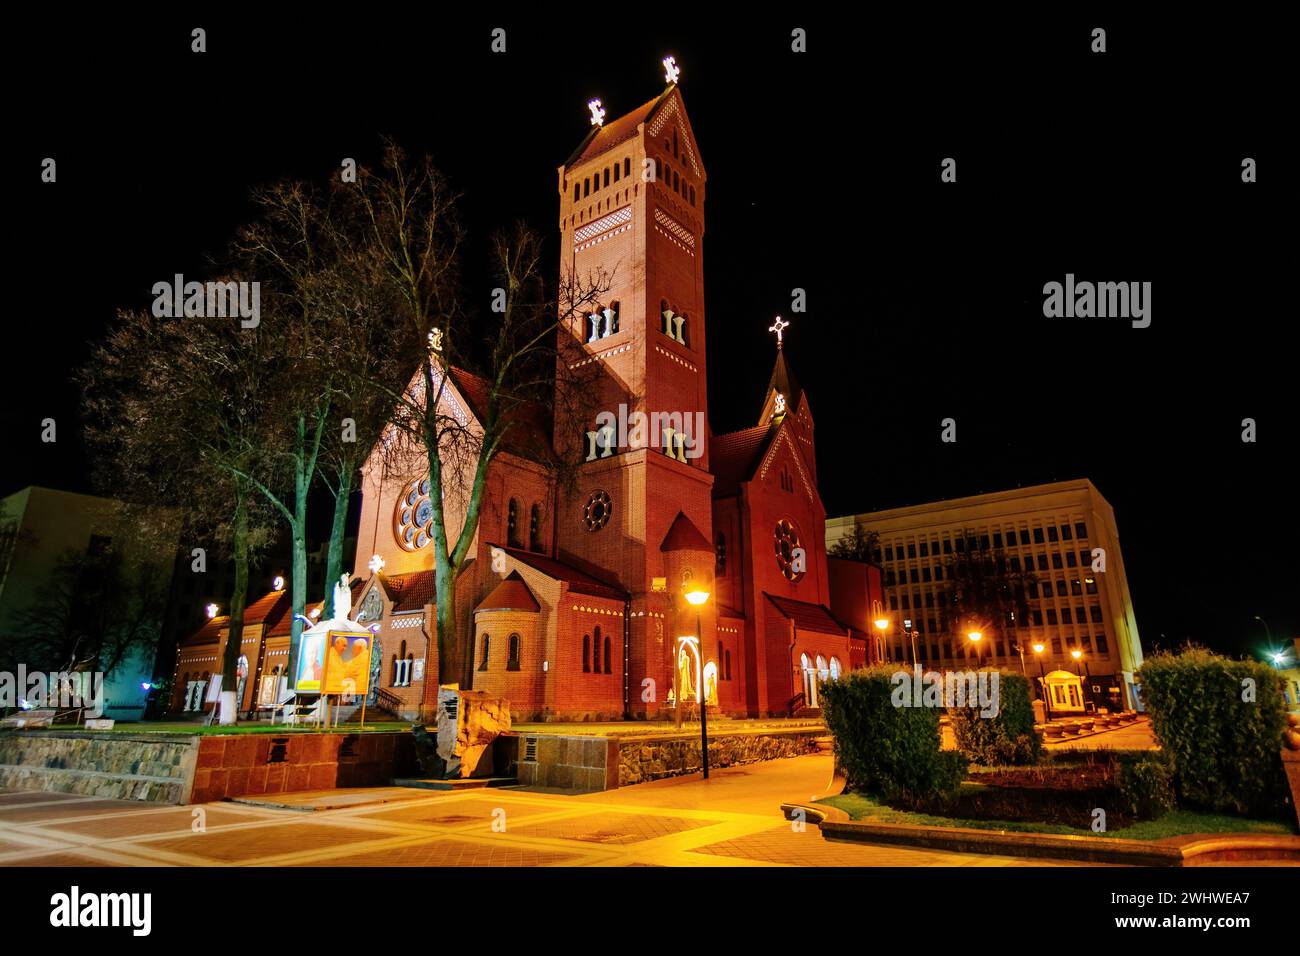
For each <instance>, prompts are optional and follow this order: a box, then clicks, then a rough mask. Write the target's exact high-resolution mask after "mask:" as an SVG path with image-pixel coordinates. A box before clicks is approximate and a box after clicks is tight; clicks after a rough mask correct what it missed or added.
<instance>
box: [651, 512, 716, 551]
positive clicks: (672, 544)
mask: <svg viewBox="0 0 1300 956" xmlns="http://www.w3.org/2000/svg"><path fill="white" fill-rule="evenodd" d="M659 550H660V551H712V550H713V545H712V544H710V543H709V539H708V538H706V537H704V532H702V531H701V530H700V529H699V528H697V527H695V523H694V522H693V521H691V519H690V518H688V517H686V513H685V512H683V511H679V512H677V517H676V518H674V519H673V524H672V527H670V528H669V529H668V533H667V534H666V535H664V541H663V544H661V545H659Z"/></svg>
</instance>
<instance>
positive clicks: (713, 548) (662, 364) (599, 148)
mask: <svg viewBox="0 0 1300 956" xmlns="http://www.w3.org/2000/svg"><path fill="white" fill-rule="evenodd" d="M593 113H595V111H594V110H593ZM594 121H595V120H594ZM649 160H652V161H653V164H651V163H648V162H647V161H649ZM647 169H653V171H654V176H653V179H649V180H648V177H646V176H644V175H643V171H645V170H647ZM706 183H707V176H706V173H705V169H704V162H703V159H702V157H701V154H700V150H699V146H698V144H697V142H696V139H695V134H694V131H693V130H692V128H691V124H690V121H689V119H688V118H687V113H686V106H685V103H684V101H683V98H682V94H681V91H680V90H679V89H678V87H677V86H676V84H670V85H669V86H668V87H667V89H665V90H664V91H663V93H662V94H660V95H659V96H657V97H655V98H654V99H652V100H650V101H649V102H647V103H645V104H643V105H641V106H640V107H638V108H637V109H635V110H633V111H632V112H630V113H628V114H626V115H624V116H621V117H619V118H617V119H615V120H613V121H611V122H608V123H604V124H603V125H593V128H592V131H591V133H590V134H589V135H588V136H587V138H586V139H585V140H584V141H583V142H582V143H581V144H580V145H579V147H578V148H577V150H576V151H575V152H574V154H573V155H572V156H571V157H570V159H569V160H568V161H567V162H566V163H565V164H564V165H563V166H561V167H560V168H559V170H558V176H557V185H558V190H559V199H560V209H559V226H560V232H561V249H562V250H563V252H562V256H561V259H562V261H561V263H560V268H561V269H562V270H564V271H565V272H569V273H573V274H587V273H589V272H596V271H599V270H602V269H603V270H606V271H607V272H608V273H612V275H613V276H614V280H613V287H612V288H610V289H609V290H608V292H607V297H608V302H607V303H604V304H602V307H601V308H600V309H598V310H596V312H595V313H594V314H592V315H590V316H589V317H588V319H587V321H586V322H584V323H583V326H582V328H580V329H564V330H561V332H560V335H562V336H571V337H572V338H571V341H569V342H568V343H563V344H566V345H567V346H568V351H567V352H566V350H565V349H562V350H561V353H562V354H574V349H577V350H580V355H581V357H580V358H578V359H577V360H578V361H582V362H587V363H599V373H600V381H601V383H602V384H601V386H600V387H601V389H602V394H601V403H602V407H605V408H608V409H610V410H614V409H618V408H619V406H620V405H623V406H625V407H626V409H628V410H629V411H640V412H642V413H643V414H644V415H646V416H650V417H653V416H666V417H664V418H663V419H662V421H664V422H666V423H667V422H671V424H669V425H667V427H665V428H664V429H662V430H661V432H660V434H659V436H658V439H657V441H655V442H653V443H639V447H638V446H636V445H634V444H633V443H625V444H623V445H620V444H619V443H618V442H619V438H618V437H617V436H609V437H607V436H605V435H604V434H601V433H599V432H598V431H591V430H588V432H587V434H586V435H585V439H586V440H585V441H583V442H582V445H583V448H584V453H585V458H586V460H585V461H584V462H583V463H582V465H581V466H580V472H579V477H578V481H577V490H576V492H574V493H572V494H565V493H563V492H562V491H560V490H558V489H557V486H556V483H555V481H554V480H553V478H552V477H551V474H550V471H549V470H548V468H547V467H546V466H545V464H544V462H543V461H542V460H541V459H542V458H543V457H544V456H541V455H538V454H537V453H536V449H537V448H538V446H539V444H542V443H545V442H547V441H549V443H550V447H551V448H553V449H556V450H557V451H558V450H561V449H564V450H566V451H567V449H569V448H570V447H571V446H572V447H577V446H576V445H575V442H574V440H573V439H574V435H575V434H577V435H581V434H582V430H581V429H575V428H572V427H571V425H570V423H567V422H566V423H561V422H557V423H555V424H554V425H541V426H538V427H535V428H531V429H529V428H523V427H516V428H515V429H513V430H512V431H511V432H510V433H509V438H508V440H507V443H506V446H505V447H504V448H503V450H502V451H501V452H500V453H499V455H498V457H497V458H496V459H495V462H494V464H493V465H492V468H491V471H490V474H489V479H488V485H487V488H486V490H485V492H484V498H483V504H482V509H481V515H480V519H479V526H478V534H477V540H476V542H475V552H474V553H475V557H474V559H473V560H472V561H471V562H470V563H469V565H468V566H467V567H466V568H465V569H464V570H463V571H462V573H461V574H460V576H459V578H458V579H457V581H456V588H457V597H458V601H457V607H458V613H459V614H460V616H461V618H462V619H461V620H460V621H459V622H458V626H459V627H460V628H461V631H460V632H461V633H472V635H473V664H472V668H473V670H472V685H473V689H475V690H483V691H487V692H489V693H491V694H496V695H500V696H502V697H505V698H506V699H508V700H509V701H510V703H511V706H512V710H513V712H514V715H515V717H516V719H579V720H583V719H620V718H625V717H626V718H650V719H664V718H670V717H672V716H673V714H674V711H675V708H677V707H678V706H679V705H684V706H685V708H687V709H691V708H695V707H697V706H698V699H699V696H700V695H701V694H703V696H704V697H705V698H706V699H707V700H708V702H709V704H710V705H711V709H712V708H713V707H716V709H717V710H718V711H719V712H721V713H724V714H728V715H737V716H746V715H747V716H768V715H787V714H795V713H800V712H807V711H808V710H815V709H816V708H817V706H818V701H817V691H816V685H817V682H818V681H819V680H824V679H827V678H833V677H835V676H837V675H838V674H839V673H841V672H844V671H847V670H849V669H851V668H854V667H859V666H862V665H863V664H864V663H866V662H867V660H868V659H869V657H870V658H871V659H875V658H876V657H877V656H878V655H877V653H876V649H875V648H874V647H869V644H871V643H872V641H873V640H874V639H873V638H870V637H869V636H868V635H867V634H866V633H865V630H866V628H867V627H868V618H869V616H870V608H871V606H872V601H873V600H879V599H880V594H881V591H880V579H879V571H878V569H877V568H875V567H874V566H869V565H866V564H860V563H858V562H853V561H841V560H837V559H834V558H830V559H828V557H827V555H826V550H825V509H824V508H823V506H822V501H821V497H820V495H819V494H818V489H817V460H816V454H815V444H814V422H813V415H812V410H811V407H810V404H809V400H808V395H807V394H806V393H805V392H804V391H803V390H802V389H801V388H800V387H799V385H798V383H797V382H796V380H795V377H794V374H793V372H792V371H791V368H790V366H789V363H788V362H787V358H786V355H785V352H784V350H783V349H782V347H781V346H782V339H783V334H782V333H783V330H784V327H785V325H786V324H788V323H784V322H783V321H782V320H780V319H778V320H777V321H776V323H775V324H774V325H773V328H772V331H774V332H775V333H776V338H775V341H774V345H775V365H774V368H773V370H772V374H771V378H770V379H769V381H768V383H767V391H766V394H765V395H764V397H763V401H762V404H761V406H760V407H756V408H755V410H754V411H755V418H754V424H753V425H752V426H751V427H749V428H745V429H742V430H740V431H735V432H730V433H726V434H714V433H713V432H712V431H711V429H709V428H708V427H698V428H694V429H693V428H692V427H691V423H692V422H700V423H704V422H707V421H708V391H707V384H706V383H707V377H706V374H705V373H706V369H707V344H708V343H707V338H706V323H705V297H704V246H703V238H704V205H705V199H706V195H707V194H706ZM732 319H734V317H730V318H729V321H731V320H732ZM448 385H449V386H450V387H448V388H447V389H445V390H444V395H445V401H446V402H448V404H449V408H448V411H449V413H451V414H456V415H460V416H467V417H469V418H471V419H475V418H477V417H478V416H479V414H480V412H481V410H482V409H483V407H484V402H485V398H486V386H485V384H484V383H483V382H482V381H481V380H479V379H477V378H475V377H474V376H472V375H469V374H467V373H463V372H453V373H452V374H451V376H450V381H449V383H448ZM758 385H759V382H755V383H754V392H755V395H756V397H757V395H758ZM530 431H531V434H530V433H529V432H530ZM571 433H573V434H571ZM379 472H380V468H379V466H378V455H377V454H376V455H373V456H372V462H371V464H368V466H367V468H366V469H365V473H364V476H363V482H362V492H363V504H362V514H361V523H360V529H359V532H358V543H357V552H356V558H355V564H354V568H356V569H358V570H357V572H356V573H357V574H358V575H359V577H356V578H354V581H353V612H354V616H355V617H357V619H358V620H362V621H364V622H366V623H369V624H372V625H374V624H377V625H378V627H377V630H376V636H377V642H378V643H377V647H376V653H377V655H378V656H379V657H380V658H381V659H382V662H383V663H382V667H381V668H380V672H379V673H380V686H381V689H380V692H379V700H380V702H381V703H382V704H383V705H385V706H386V707H387V708H388V709H391V710H397V711H399V712H401V713H402V714H403V715H406V716H416V715H418V714H420V713H425V714H427V713H431V712H432V703H433V701H434V699H435V695H436V687H435V686H433V685H434V681H435V680H436V675H437V667H436V666H435V665H436V662H435V658H436V655H437V641H436V636H435V629H434V628H435V625H434V620H435V618H434V574H433V570H432V568H433V557H432V554H431V551H430V549H429V547H428V538H429V533H428V522H429V511H430V509H429V505H428V491H429V485H428V483H427V481H422V480H421V479H419V478H416V479H414V480H411V481H408V482H405V483H394V482H391V481H387V480H383V479H382V478H381V476H380V474H379ZM451 510H452V509H451V508H450V506H449V511H451ZM463 520H464V518H463V515H462V516H460V518H459V520H458V519H457V516H456V515H454V514H450V513H449V514H448V516H447V523H448V530H449V533H450V534H451V535H452V537H453V540H454V535H455V534H457V533H459V527H460V525H461V524H463ZM376 557H377V558H378V560H376ZM366 568H371V569H372V570H370V571H364V570H362V569H366ZM374 568H380V570H378V571H375V570H373V569H374ZM692 592H693V596H694V597H695V598H696V599H700V598H701V597H702V596H704V595H707V597H703V600H702V601H701V603H698V604H696V603H691V602H690V601H688V600H687V599H686V595H687V594H688V593H692ZM287 603H288V602H287V600H286V599H284V598H283V596H281V595H277V594H270V595H267V596H266V597H265V598H263V599H262V601H259V602H256V603H255V604H254V605H252V607H251V608H250V613H249V617H250V620H251V619H253V618H256V617H257V615H258V614H261V616H262V618H268V617H273V618H275V619H274V620H268V621H267V623H266V624H264V625H263V626H261V627H260V628H259V627H257V626H254V627H253V628H252V629H251V630H250V631H249V632H246V634H245V642H246V643H250V646H251V647H256V649H257V651H258V660H260V661H266V662H268V663H267V666H265V667H263V668H262V669H261V670H260V671H259V673H258V675H257V676H258V678H259V682H260V680H263V679H264V678H265V677H266V676H268V675H271V674H272V667H274V666H275V665H274V664H272V663H271V662H274V661H278V662H279V663H281V664H282V663H283V661H284V659H285V657H286V655H285V653H284V652H285V651H286V650H287V646H288V645H287V642H288V625H287V621H285V620H284V618H286V617H287V608H286V607H285V605H287ZM263 612H265V613H263ZM220 621H221V619H217V620H216V621H213V622H212V623H211V624H210V625H209V627H207V628H205V629H204V631H201V632H199V634H196V635H194V637H193V638H192V639H191V640H189V641H186V642H185V644H184V646H183V647H182V648H181V659H180V663H179V664H178V667H177V672H178V676H179V675H180V674H181V673H185V674H187V675H188V674H189V673H190V671H193V670H194V668H195V667H197V666H201V661H202V660H207V661H209V662H211V663H210V664H209V665H208V666H209V667H210V668H211V669H212V670H214V671H215V670H218V669H219V666H218V665H217V663H216V662H218V661H219V660H220V647H219V644H220V641H221V629H220ZM250 634H251V635H252V636H251V637H250ZM259 635H260V636H259ZM259 642H260V643H259ZM195 673H196V676H197V671H195ZM276 673H278V671H276ZM178 683H180V682H179V681H178ZM254 683H255V681H251V680H250V681H248V684H249V685H250V686H248V687H247V688H246V689H245V692H244V698H245V699H244V701H243V702H241V705H242V706H243V707H245V708H247V707H248V706H250V704H251V702H252V697H253V693H254V688H253V686H252V685H253V684H254ZM182 690H183V688H182V687H178V695H179V694H180V692H181V691H182Z"/></svg>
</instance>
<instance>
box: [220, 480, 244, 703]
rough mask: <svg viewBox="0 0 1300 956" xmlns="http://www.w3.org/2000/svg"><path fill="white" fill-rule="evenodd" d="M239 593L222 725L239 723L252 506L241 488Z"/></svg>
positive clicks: (233, 602)
mask: <svg viewBox="0 0 1300 956" xmlns="http://www.w3.org/2000/svg"><path fill="white" fill-rule="evenodd" d="M234 539H235V540H234V551H235V589H234V593H233V594H231V596H230V631H229V633H228V634H227V635H226V651H225V654H224V655H223V658H222V662H221V705H220V706H221V723H222V724H223V725H229V724H233V723H235V721H236V720H237V719H238V709H239V700H238V694H237V691H238V688H239V677H238V675H237V673H236V670H237V668H238V667H239V654H240V650H241V649H242V647H243V642H244V607H245V605H246V604H247V602H248V503H247V500H246V491H245V489H243V488H241V489H240V490H239V492H238V497H237V498H236V501H235V527H234Z"/></svg>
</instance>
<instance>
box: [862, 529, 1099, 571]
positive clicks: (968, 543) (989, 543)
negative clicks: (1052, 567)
mask: <svg viewBox="0 0 1300 956" xmlns="http://www.w3.org/2000/svg"><path fill="white" fill-rule="evenodd" d="M1087 538H1088V525H1087V523H1086V522H1084V521H1075V522H1073V523H1071V522H1061V523H1060V524H1059V525H1056V524H1048V525H1036V526H1034V527H1032V528H1028V527H1026V528H1020V529H1018V530H1017V529H1014V528H1008V529H1007V530H1006V531H1005V533H1004V532H1002V531H994V532H992V533H989V532H986V531H982V532H981V533H978V534H971V535H962V534H960V533H958V534H957V535H955V536H951V535H949V534H947V533H945V534H944V535H943V536H942V538H939V537H935V538H930V539H926V540H922V541H909V542H902V541H898V542H894V543H890V544H886V545H885V546H884V548H883V552H882V549H881V548H879V547H877V548H876V551H875V554H874V557H875V559H876V562H877V563H879V562H880V560H881V558H882V557H883V558H884V560H885V561H902V560H904V559H905V558H916V557H922V558H925V557H930V556H932V555H935V556H937V555H939V554H953V553H954V552H956V553H957V554H961V553H963V552H964V551H966V550H975V549H976V548H978V549H980V550H983V551H987V550H989V549H993V550H1001V549H1003V548H1014V547H1016V546H1017V544H1019V546H1021V547H1026V546H1029V545H1030V544H1047V543H1056V542H1060V541H1074V540H1078V541H1083V540H1086V539H1087Z"/></svg>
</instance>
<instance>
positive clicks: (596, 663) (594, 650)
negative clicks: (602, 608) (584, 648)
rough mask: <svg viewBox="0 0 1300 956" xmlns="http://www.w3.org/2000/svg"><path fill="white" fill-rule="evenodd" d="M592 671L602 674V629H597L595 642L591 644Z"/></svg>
mask: <svg viewBox="0 0 1300 956" xmlns="http://www.w3.org/2000/svg"><path fill="white" fill-rule="evenodd" d="M591 669H592V670H593V671H595V672H596V673H597V674H599V673H600V628H596V637H595V640H593V641H592V642H591Z"/></svg>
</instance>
